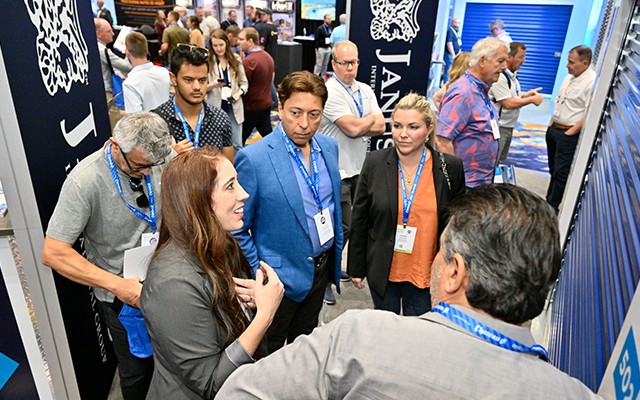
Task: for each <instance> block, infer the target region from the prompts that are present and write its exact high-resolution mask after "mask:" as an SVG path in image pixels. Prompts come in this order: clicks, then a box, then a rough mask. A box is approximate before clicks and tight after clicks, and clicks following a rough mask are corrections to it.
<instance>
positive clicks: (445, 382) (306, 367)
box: [218, 184, 600, 400]
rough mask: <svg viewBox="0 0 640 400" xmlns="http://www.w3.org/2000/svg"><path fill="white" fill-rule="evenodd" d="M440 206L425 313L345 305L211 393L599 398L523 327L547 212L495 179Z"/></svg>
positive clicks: (554, 243) (540, 262)
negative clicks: (443, 209)
mask: <svg viewBox="0 0 640 400" xmlns="http://www.w3.org/2000/svg"><path fill="white" fill-rule="evenodd" d="M451 207H452V208H451V213H452V216H451V219H450V220H449V223H448V225H447V227H446V228H445V231H444V233H443V235H442V237H441V245H440V250H439V251H438V254H437V255H436V258H435V260H434V263H433V267H432V269H431V282H432V286H431V298H432V304H434V305H436V306H435V307H434V308H433V310H432V311H430V312H428V313H426V314H423V315H422V316H420V317H411V318H407V317H402V316H397V315H395V314H393V313H389V312H386V311H379V310H350V311H347V312H346V313H344V314H343V315H341V316H340V317H338V318H337V319H335V320H334V321H332V322H331V323H329V324H327V325H324V326H322V327H319V328H317V329H316V330H314V331H313V333H311V334H310V335H309V336H305V337H301V338H299V339H298V340H296V341H295V342H294V343H293V344H291V345H288V346H287V347H285V348H283V349H282V350H280V351H278V352H277V353H275V354H272V355H271V356H269V357H266V358H263V359H262V360H260V361H258V362H257V363H255V364H253V365H250V366H242V367H240V368H239V369H237V370H236V371H235V372H234V373H233V375H231V376H230V377H229V379H228V380H227V381H226V383H225V384H224V385H223V387H222V389H221V390H220V391H219V392H218V395H219V396H220V397H221V398H225V399H226V398H233V399H240V398H241V399H280V400H286V399H310V398H322V399H344V398H358V399H407V400H413V399H416V400H417V399H447V400H448V399H479V398H495V399H497V398H516V397H519V396H520V397H526V398H527V399H541V400H542V399H544V400H555V399H558V400H560V399H562V400H565V399H599V398H600V397H598V396H597V395H595V394H594V393H592V392H591V391H590V390H589V389H588V388H587V387H586V386H585V385H584V384H582V383H581V382H580V381H578V380H577V379H575V378H572V377H570V376H569V375H567V374H565V373H564V372H562V371H559V370H558V369H556V368H555V367H554V366H553V365H551V364H550V363H549V362H548V361H547V352H546V350H545V349H544V348H543V347H542V346H540V345H537V344H536V343H535V341H534V339H533V337H532V335H531V332H530V331H529V328H528V327H526V326H523V324H524V323H525V322H527V321H529V320H531V319H532V318H534V317H536V316H537V315H538V314H540V312H542V310H543V308H544V305H545V301H546V298H547V294H548V293H549V290H550V289H551V287H552V285H553V283H554V282H555V280H556V278H557V277H558V272H559V270H560V260H561V253H560V249H561V247H560V236H559V233H558V222H557V219H556V216H555V213H554V211H553V209H552V208H551V207H550V206H549V205H548V204H546V202H545V201H544V200H543V199H541V198H540V197H539V196H537V195H535V194H533V193H531V192H529V191H528V190H526V189H523V188H519V187H516V186H513V185H506V184H492V185H486V186H482V187H479V188H476V189H473V190H471V192H470V193H469V194H468V195H465V196H462V197H460V198H459V199H458V200H457V201H456V202H454V204H452V206H451ZM496 243H510V244H511V245H510V246H507V248H505V247H504V246H498V245H496ZM532 243H535V245H533V246H532Z"/></svg>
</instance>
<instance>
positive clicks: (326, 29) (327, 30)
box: [322, 24, 331, 36]
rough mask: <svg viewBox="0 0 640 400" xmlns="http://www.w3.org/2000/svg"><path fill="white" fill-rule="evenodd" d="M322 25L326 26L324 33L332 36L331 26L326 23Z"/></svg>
mask: <svg viewBox="0 0 640 400" xmlns="http://www.w3.org/2000/svg"><path fill="white" fill-rule="evenodd" d="M322 26H323V27H324V34H325V35H326V36H330V35H331V31H330V30H329V27H328V26H326V25H325V24H322Z"/></svg>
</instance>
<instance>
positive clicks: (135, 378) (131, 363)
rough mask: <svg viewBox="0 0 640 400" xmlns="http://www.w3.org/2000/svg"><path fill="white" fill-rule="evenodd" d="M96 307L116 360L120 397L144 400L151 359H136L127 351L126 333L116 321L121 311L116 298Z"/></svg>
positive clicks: (151, 374) (151, 364)
mask: <svg viewBox="0 0 640 400" xmlns="http://www.w3.org/2000/svg"><path fill="white" fill-rule="evenodd" d="M98 305H99V307H98V312H99V313H100V318H102V320H103V321H105V323H106V324H107V327H108V328H109V333H110V336H111V340H112V341H113V350H114V352H115V353H116V358H117V359H118V372H119V374H120V388H121V389H122V397H123V398H124V399H125V400H134V399H140V400H144V399H145V398H146V397H147V392H148V391H149V384H150V383H151V377H152V376H153V357H149V358H138V357H136V356H134V355H132V354H131V352H130V351H129V340H128V339H127V332H126V331H125V329H124V327H123V326H122V324H121V323H120V320H119V319H118V314H120V310H121V309H122V302H121V301H120V300H118V299H117V298H116V299H115V301H114V302H113V303H106V302H102V301H98Z"/></svg>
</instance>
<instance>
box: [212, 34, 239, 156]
mask: <svg viewBox="0 0 640 400" xmlns="http://www.w3.org/2000/svg"><path fill="white" fill-rule="evenodd" d="M247 90H249V81H248V80H247V76H246V75H245V73H244V67H243V66H242V63H241V62H240V56H239V55H237V54H233V52H232V51H231V45H230V43H229V38H228V37H227V34H226V33H225V31H223V30H222V29H215V30H214V31H213V32H211V37H210V39H209V85H208V86H207V92H208V94H207V103H209V104H211V105H212V106H214V107H218V108H222V109H223V110H224V111H225V112H226V113H227V115H229V120H230V121H231V130H232V135H231V140H232V142H233V147H235V149H236V150H238V149H241V148H242V146H243V143H242V123H243V122H244V106H243V104H242V95H244V94H245V93H247Z"/></svg>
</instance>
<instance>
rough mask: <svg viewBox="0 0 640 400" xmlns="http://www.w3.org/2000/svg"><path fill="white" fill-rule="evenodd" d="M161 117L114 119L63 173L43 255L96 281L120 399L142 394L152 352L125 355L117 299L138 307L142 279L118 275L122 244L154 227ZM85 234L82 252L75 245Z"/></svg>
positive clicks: (164, 130)
mask: <svg viewBox="0 0 640 400" xmlns="http://www.w3.org/2000/svg"><path fill="white" fill-rule="evenodd" d="M171 143H172V140H171V136H170V135H169V129H168V127H167V124H166V123H165V122H164V120H163V119H162V118H161V117H160V116H158V115H156V114H153V113H150V112H140V113H132V114H128V115H126V116H125V117H124V118H123V119H122V120H120V121H119V122H118V123H117V125H116V127H115V129H114V131H113V137H111V138H110V139H109V141H107V142H106V143H105V145H104V146H103V148H102V149H100V150H98V151H96V152H95V153H93V154H90V155H89V156H88V157H86V158H85V159H83V160H82V161H80V163H78V165H77V166H76V167H75V168H74V169H73V170H72V171H71V173H70V174H69V176H67V179H66V180H65V182H64V184H63V186H62V190H61V192H60V198H59V199H58V204H57V205H56V208H55V210H54V212H53V215H52V216H51V219H50V220H49V226H48V228H47V236H46V237H45V241H44V247H43V249H42V262H43V264H44V265H47V266H49V267H51V268H53V269H54V270H56V271H57V272H58V273H60V274H61V275H63V276H65V277H67V278H69V279H71V280H72V281H75V282H77V283H80V284H83V285H89V286H92V287H93V288H94V291H95V295H96V298H97V300H98V305H99V307H98V311H99V312H100V315H101V317H102V318H103V320H104V322H105V323H106V324H107V326H108V327H109V331H110V333H111V337H112V339H113V347H114V351H115V353H116V357H117V358H118V362H119V368H118V369H119V372H120V384H121V387H122V392H123V396H124V398H125V399H144V398H145V396H146V393H147V390H148V387H149V383H150V381H151V375H152V373H153V360H152V359H151V358H149V359H140V358H136V357H134V356H132V355H131V353H130V352H129V346H128V341H127V335H126V332H125V331H124V328H123V327H122V325H121V324H120V321H119V320H118V314H119V312H120V309H121V308H122V305H123V303H126V304H129V305H131V306H134V307H137V306H138V300H139V298H140V291H141V290H142V284H141V283H140V281H139V280H138V279H137V278H131V279H124V278H123V273H122V270H123V258H124V251H125V250H129V249H133V248H135V247H138V246H140V245H141V240H142V237H143V234H151V233H152V231H156V230H157V227H158V220H157V215H159V213H160V211H159V206H160V203H159V201H160V192H159V189H160V177H161V175H162V166H161V164H163V163H164V161H165V160H166V158H167V157H168V156H169V155H170V153H171ZM80 235H83V237H84V246H85V249H86V254H87V258H86V259H85V258H84V257H82V256H81V255H80V254H79V253H78V252H77V251H76V250H74V249H73V247H72V246H73V244H74V243H75V242H76V240H77V239H78V237H79V236H80Z"/></svg>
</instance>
